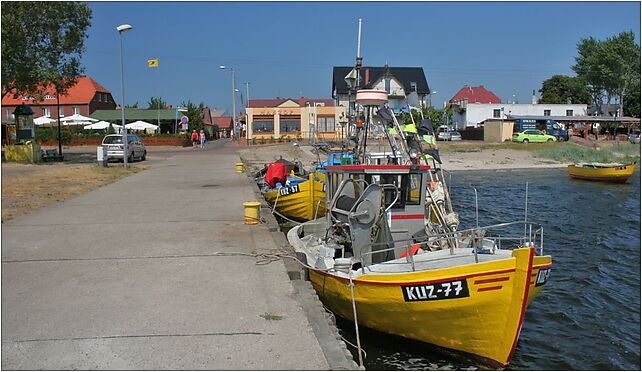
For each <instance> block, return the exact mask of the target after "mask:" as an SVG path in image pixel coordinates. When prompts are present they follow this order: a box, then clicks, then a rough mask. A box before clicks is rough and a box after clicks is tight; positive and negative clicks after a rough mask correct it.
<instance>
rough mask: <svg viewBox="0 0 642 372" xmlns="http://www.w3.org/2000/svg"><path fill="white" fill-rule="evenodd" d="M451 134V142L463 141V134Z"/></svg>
mask: <svg viewBox="0 0 642 372" xmlns="http://www.w3.org/2000/svg"><path fill="white" fill-rule="evenodd" d="M448 134H450V140H451V141H461V134H459V132H455V131H453V132H448Z"/></svg>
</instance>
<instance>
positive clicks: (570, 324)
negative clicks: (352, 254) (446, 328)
mask: <svg viewBox="0 0 642 372" xmlns="http://www.w3.org/2000/svg"><path fill="white" fill-rule="evenodd" d="M451 177H452V178H451V195H452V199H453V207H454V208H455V210H456V211H458V212H459V213H460V219H461V227H462V228H466V227H472V226H474V223H475V215H474V214H475V197H474V191H473V188H476V189H477V193H478V201H479V223H480V225H482V226H483V225H492V224H496V223H501V222H508V221H513V220H523V218H524V195H525V186H526V182H528V216H529V218H528V219H529V221H532V222H539V223H541V224H542V225H543V226H544V239H545V240H544V252H545V254H550V255H552V256H553V271H552V272H551V275H550V277H549V280H548V283H547V285H546V287H545V289H544V290H543V291H542V293H541V294H540V296H538V297H537V299H535V301H534V302H533V303H532V304H531V305H530V306H529V307H528V309H527V311H526V317H525V321H524V325H523V327H522V331H521V335H520V338H519V343H518V344H517V348H516V350H515V354H514V355H513V359H512V361H511V364H510V365H509V367H508V369H510V370H525V369H529V370H570V369H573V370H640V250H641V247H640V172H639V170H638V171H636V173H635V174H634V175H633V177H632V178H631V179H629V181H627V183H626V184H623V185H621V184H620V185H618V184H607V183H597V182H586V181H578V180H571V179H570V178H569V176H568V174H567V172H566V170H565V169H554V170H529V171H483V172H481V171H475V172H453V173H452V175H451ZM337 324H338V326H339V328H340V332H341V333H342V335H343V337H345V338H346V339H347V340H349V341H350V342H353V343H355V344H356V338H355V335H354V326H353V324H352V323H351V322H347V321H342V320H340V319H339V320H338V321H337ZM360 335H361V343H362V347H363V348H364V350H365V351H366V353H367V358H366V359H365V362H364V364H365V367H366V369H369V370H426V369H459V370H461V369H478V368H479V366H477V365H475V364H472V363H471V362H467V361H465V360H462V359H461V358H457V357H453V356H447V355H444V354H442V353H440V352H438V351H437V350H434V349H433V348H430V347H429V346H426V345H424V344H420V343H416V342H412V341H408V340H405V339H402V338H397V337H392V336H389V335H385V334H381V333H378V332H375V331H371V330H368V329H363V328H361V329H360ZM352 351H353V354H354V355H356V352H355V351H354V350H352ZM355 360H356V359H355Z"/></svg>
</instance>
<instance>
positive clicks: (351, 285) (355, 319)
mask: <svg viewBox="0 0 642 372" xmlns="http://www.w3.org/2000/svg"><path fill="white" fill-rule="evenodd" d="M348 276H349V278H350V284H349V285H348V286H349V287H350V296H351V297H352V317H353V318H354V331H355V333H356V335H357V352H358V353H359V367H361V368H363V355H361V338H360V337H359V322H358V321H357V304H356V303H355V300H354V283H353V282H352V271H350V272H349V273H348Z"/></svg>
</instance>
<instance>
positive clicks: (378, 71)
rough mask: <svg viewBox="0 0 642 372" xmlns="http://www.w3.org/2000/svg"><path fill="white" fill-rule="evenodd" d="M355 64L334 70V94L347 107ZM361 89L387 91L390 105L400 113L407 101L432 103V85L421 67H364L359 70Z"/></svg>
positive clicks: (338, 103)
mask: <svg viewBox="0 0 642 372" xmlns="http://www.w3.org/2000/svg"><path fill="white" fill-rule="evenodd" d="M352 69H353V67H345V66H335V67H334V68H333V72H332V92H333V94H332V96H333V98H334V99H335V104H336V105H337V106H343V107H348V103H349V100H350V99H352V100H354V96H353V97H349V94H354V92H352V93H351V92H350V88H349V87H348V84H347V83H346V81H345V77H346V75H348V74H349V73H350V71H352ZM360 81H361V84H360V89H377V90H384V91H386V92H388V105H389V106H390V107H391V108H392V109H393V110H394V111H395V112H399V111H400V109H401V107H403V106H404V105H405V104H406V103H408V104H409V105H411V106H414V107H422V106H430V105H431V104H432V102H431V95H430V87H429V86H428V82H427V81H426V75H425V74H424V69H423V68H422V67H390V66H388V65H384V66H383V67H371V66H364V67H362V68H361V73H360Z"/></svg>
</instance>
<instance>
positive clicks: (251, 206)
mask: <svg viewBox="0 0 642 372" xmlns="http://www.w3.org/2000/svg"><path fill="white" fill-rule="evenodd" d="M243 206H244V207H245V224H246V225H256V224H258V223H259V222H261V216H260V214H261V213H260V211H261V203H259V202H257V201H249V202H245V203H243Z"/></svg>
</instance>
